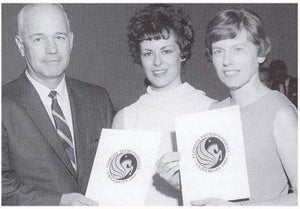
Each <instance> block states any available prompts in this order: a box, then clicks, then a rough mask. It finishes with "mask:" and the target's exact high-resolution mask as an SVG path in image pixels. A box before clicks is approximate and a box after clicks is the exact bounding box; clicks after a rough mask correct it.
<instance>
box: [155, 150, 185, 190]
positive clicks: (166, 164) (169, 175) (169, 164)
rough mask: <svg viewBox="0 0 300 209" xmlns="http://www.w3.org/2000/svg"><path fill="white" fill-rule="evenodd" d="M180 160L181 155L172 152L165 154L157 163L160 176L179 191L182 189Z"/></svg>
mask: <svg viewBox="0 0 300 209" xmlns="http://www.w3.org/2000/svg"><path fill="white" fill-rule="evenodd" d="M179 160H180V156H179V153H178V152H171V153H167V154H164V155H163V156H162V157H161V158H160V159H159V160H158V161H157V163H156V166H157V173H158V174H159V176H160V177H161V178H163V179H165V180H166V181H167V182H168V183H169V184H170V185H171V186H173V187H174V188H176V189H177V190H179V189H180V176H179Z"/></svg>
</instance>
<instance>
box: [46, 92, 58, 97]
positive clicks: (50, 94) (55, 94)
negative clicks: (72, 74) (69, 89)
mask: <svg viewBox="0 0 300 209" xmlns="http://www.w3.org/2000/svg"><path fill="white" fill-rule="evenodd" d="M48 96H49V97H50V98H51V99H56V97H57V92H56V91H50V93H49V94H48Z"/></svg>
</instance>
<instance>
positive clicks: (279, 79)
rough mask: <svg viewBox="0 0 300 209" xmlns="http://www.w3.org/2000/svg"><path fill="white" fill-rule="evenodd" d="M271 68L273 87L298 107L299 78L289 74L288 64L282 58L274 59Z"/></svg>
mask: <svg viewBox="0 0 300 209" xmlns="http://www.w3.org/2000/svg"><path fill="white" fill-rule="evenodd" d="M269 68H270V72H271V78H272V86H271V88H272V89H274V90H278V91H280V92H281V93H282V94H284V95H285V96H286V97H287V98H289V100H290V101H291V102H292V103H293V104H294V105H295V106H296V107H298V79H297V78H294V77H292V76H289V74H288V69H287V66H286V64H285V62H284V61H282V60H273V61H272V62H271V64H270V67H269Z"/></svg>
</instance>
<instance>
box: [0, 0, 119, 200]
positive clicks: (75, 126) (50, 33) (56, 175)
mask: <svg viewBox="0 0 300 209" xmlns="http://www.w3.org/2000/svg"><path fill="white" fill-rule="evenodd" d="M17 19H18V35H16V37H15V40H16V44H17V46H18V48H19V51H20V53H21V56H22V57H24V58H25V61H26V69H25V70H24V72H23V73H22V74H21V75H20V76H19V77H18V78H17V79H16V80H14V81H12V82H10V83H8V84H7V85H5V86H3V87H2V205H97V204H98V203H97V202H95V201H93V200H90V199H88V198H86V197H85V196H84V194H85V191H86V187H87V184H88V179H89V176H90V172H91V168H92V164H93V160H94V156H95V154H96V149H97V145H98V139H99V137H100V133H101V129H102V128H110V126H111V121H112V118H113V108H112V104H111V100H110V98H109V96H108V94H107V91H106V90H105V89H103V88H101V87H98V86H95V85H92V84H88V83H84V82H82V81H79V80H75V79H72V78H70V77H68V76H66V75H65V72H66V70H67V67H68V65H69V60H70V53H71V50H72V46H73V33H72V32H71V29H70V24H69V20H68V17H67V14H66V13H65V12H64V9H63V7H62V6H61V5H59V4H28V5H26V6H24V7H23V8H22V9H21V11H20V12H19V14H18V18H17Z"/></svg>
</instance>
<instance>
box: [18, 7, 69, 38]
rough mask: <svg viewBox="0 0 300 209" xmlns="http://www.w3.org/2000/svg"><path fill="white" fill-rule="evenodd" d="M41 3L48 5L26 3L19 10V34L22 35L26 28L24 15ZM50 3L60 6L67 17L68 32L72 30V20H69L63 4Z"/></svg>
mask: <svg viewBox="0 0 300 209" xmlns="http://www.w3.org/2000/svg"><path fill="white" fill-rule="evenodd" d="M39 5H46V4H26V5H25V6H24V7H23V8H22V9H21V10H20V12H19V14H18V16H17V24H18V35H19V36H22V32H23V28H24V16H25V14H26V13H27V12H28V11H29V10H30V9H31V8H33V7H36V6H39ZM48 5H52V6H54V7H56V8H58V9H59V10H60V11H61V12H62V14H63V15H64V17H65V20H66V24H67V30H68V32H71V27H70V22H69V18H68V16H67V14H66V12H65V10H64V8H63V6H62V5H61V4H48Z"/></svg>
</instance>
